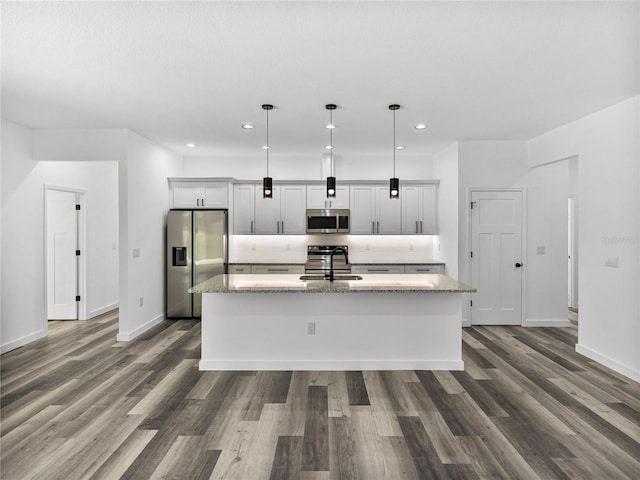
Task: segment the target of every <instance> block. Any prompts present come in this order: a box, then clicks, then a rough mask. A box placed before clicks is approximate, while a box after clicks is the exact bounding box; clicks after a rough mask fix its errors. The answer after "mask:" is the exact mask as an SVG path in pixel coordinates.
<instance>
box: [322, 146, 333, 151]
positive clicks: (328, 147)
mask: <svg viewBox="0 0 640 480" xmlns="http://www.w3.org/2000/svg"><path fill="white" fill-rule="evenodd" d="M324 148H326V149H327V150H331V149H332V148H333V146H331V145H325V146H324Z"/></svg>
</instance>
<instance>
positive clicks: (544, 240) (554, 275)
mask: <svg viewBox="0 0 640 480" xmlns="http://www.w3.org/2000/svg"><path fill="white" fill-rule="evenodd" d="M568 172H569V167H568V162H560V163H557V164H553V165H548V166H544V167H540V168H529V166H528V163H527V148H526V143H525V142H521V141H479V142H460V143H459V178H460V183H459V200H460V210H459V219H458V220H459V245H460V248H459V257H458V258H459V275H460V280H461V281H462V282H465V283H470V280H471V278H470V270H469V265H470V262H469V250H470V246H469V212H470V208H469V189H470V188H474V187H476V188H504V189H507V188H524V189H525V190H526V205H527V209H526V212H525V215H526V220H525V221H526V234H525V235H526V236H525V243H526V250H525V251H524V252H523V253H524V258H523V263H524V265H525V268H524V270H523V275H524V277H523V291H524V292H525V296H526V301H525V302H524V303H523V315H524V319H523V324H524V325H534V324H536V323H540V322H544V323H546V324H554V323H555V324H558V325H562V324H566V323H567V282H568V279H567V197H568V191H569V173H568ZM538 246H544V247H545V251H546V254H545V255H537V254H536V247H538ZM463 319H464V320H465V321H468V320H469V305H468V302H464V309H463Z"/></svg>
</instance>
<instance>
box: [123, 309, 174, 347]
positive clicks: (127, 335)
mask: <svg viewBox="0 0 640 480" xmlns="http://www.w3.org/2000/svg"><path fill="white" fill-rule="evenodd" d="M165 318H166V317H165V314H164V313H163V314H162V315H158V316H157V317H156V318H154V319H153V320H149V321H148V322H147V323H145V324H144V325H140V326H139V327H138V328H136V329H133V330H131V331H130V332H119V333H118V336H117V337H116V340H117V341H119V342H130V341H131V340H133V339H135V338H136V337H139V336H140V335H142V334H143V333H144V332H146V331H147V330H150V329H152V328H153V327H155V326H156V325H159V324H160V323H161V322H162V321H164V320H165Z"/></svg>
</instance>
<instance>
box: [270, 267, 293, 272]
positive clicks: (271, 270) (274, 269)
mask: <svg viewBox="0 0 640 480" xmlns="http://www.w3.org/2000/svg"><path fill="white" fill-rule="evenodd" d="M288 271H289V269H288V268H267V272H288Z"/></svg>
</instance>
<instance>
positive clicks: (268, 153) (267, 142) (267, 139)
mask: <svg viewBox="0 0 640 480" xmlns="http://www.w3.org/2000/svg"><path fill="white" fill-rule="evenodd" d="M268 176H269V110H268V109H267V177H268Z"/></svg>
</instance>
